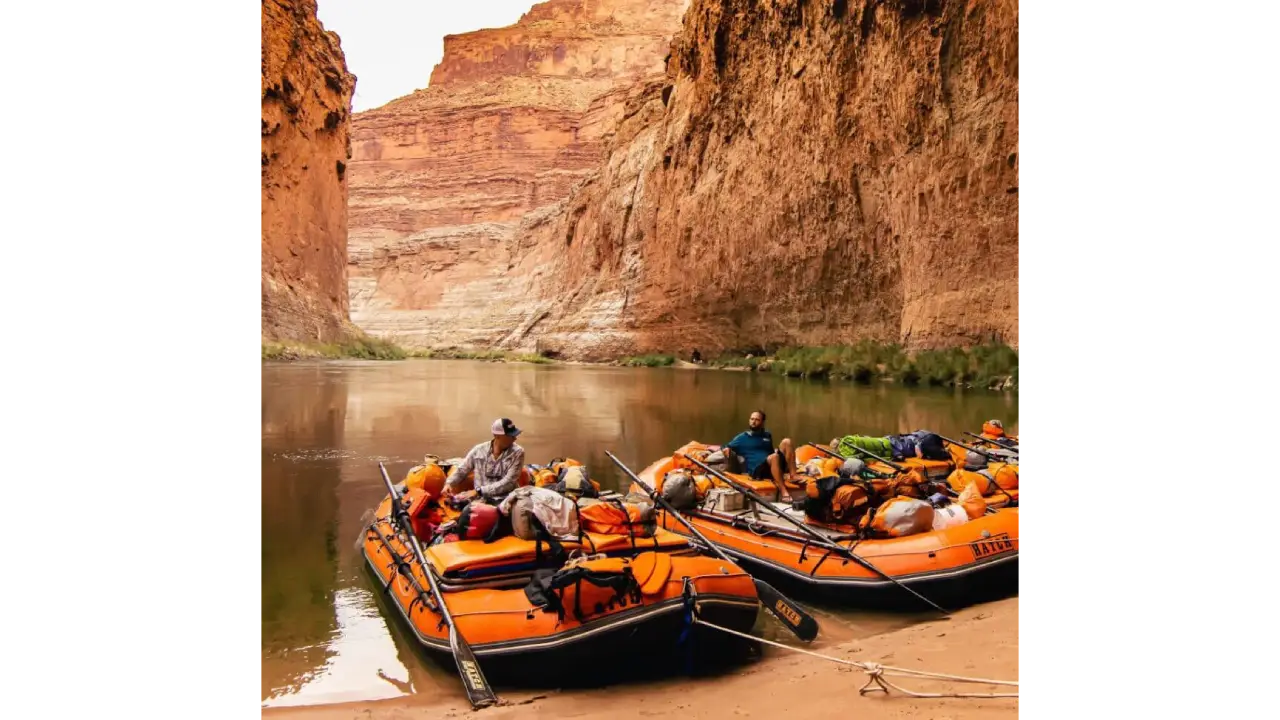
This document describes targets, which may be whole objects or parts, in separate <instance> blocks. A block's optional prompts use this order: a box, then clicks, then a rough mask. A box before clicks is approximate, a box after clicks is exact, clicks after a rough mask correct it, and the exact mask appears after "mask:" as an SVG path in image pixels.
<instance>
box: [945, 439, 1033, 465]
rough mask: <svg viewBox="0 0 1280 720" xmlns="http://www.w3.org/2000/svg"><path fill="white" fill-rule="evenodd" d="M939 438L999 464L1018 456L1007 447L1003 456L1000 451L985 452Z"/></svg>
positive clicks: (1004, 448)
mask: <svg viewBox="0 0 1280 720" xmlns="http://www.w3.org/2000/svg"><path fill="white" fill-rule="evenodd" d="M938 437H940V438H942V439H943V441H945V442H950V443H951V445H954V446H956V447H963V448H965V450H969V451H973V452H977V454H978V455H982V456H983V457H986V459H987V460H995V461H997V462H1006V461H1007V460H1009V457H1010V456H1011V455H1018V454H1016V452H1014V451H1012V450H1009V448H1007V447H1002V448H1001V450H1004V451H1005V455H1004V456H1001V455H1000V452H998V451H987V450H983V448H980V447H978V446H974V445H965V443H963V442H957V441H954V439H951V438H948V437H947V436H938Z"/></svg>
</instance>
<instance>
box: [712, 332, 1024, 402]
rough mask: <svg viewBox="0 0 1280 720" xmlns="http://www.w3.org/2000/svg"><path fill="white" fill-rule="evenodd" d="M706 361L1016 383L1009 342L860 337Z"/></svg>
mask: <svg viewBox="0 0 1280 720" xmlns="http://www.w3.org/2000/svg"><path fill="white" fill-rule="evenodd" d="M706 365H707V366H708V367H720V368H743V369H750V370H754V371H757V372H774V373H779V374H781V375H786V376H788V377H804V378H828V379H832V380H852V381H854V382H860V383H870V382H872V381H890V382H898V383H902V384H904V385H935V386H960V387H970V388H973V387H977V388H990V389H993V390H1012V389H1017V387H1018V353H1017V351H1016V350H1014V349H1013V348H1011V347H1009V346H1008V345H1002V344H986V345H977V346H975V347H972V348H968V349H964V348H948V349H945V350H920V351H917V352H915V353H908V352H906V351H905V350H903V349H902V347H901V346H900V345H893V344H887V345H886V344H880V343H874V342H869V341H863V342H860V343H858V344H857V345H831V346H826V347H784V348H780V349H779V350H777V351H776V352H774V353H773V354H771V355H758V356H757V355H753V354H728V355H722V356H720V357H717V358H713V359H711V360H708V361H707V362H706Z"/></svg>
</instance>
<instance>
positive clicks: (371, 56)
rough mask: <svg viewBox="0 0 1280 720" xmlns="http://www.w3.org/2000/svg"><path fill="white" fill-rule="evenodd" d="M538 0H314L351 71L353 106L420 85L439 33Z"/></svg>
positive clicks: (495, 20) (505, 15)
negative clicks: (334, 35) (354, 81)
mask: <svg viewBox="0 0 1280 720" xmlns="http://www.w3.org/2000/svg"><path fill="white" fill-rule="evenodd" d="M537 2H540V0H317V4H318V8H319V10H318V15H319V16H320V22H322V23H324V28H325V29H326V30H332V31H334V32H336V33H338V35H340V36H341V37H342V52H343V54H345V55H346V56H347V69H348V70H350V71H351V72H353V73H355V75H356V78H357V79H356V94H355V97H354V98H353V99H352V101H351V106H352V109H353V110H354V111H356V112H359V111H361V110H368V109H369V108H374V107H378V106H379V105H385V104H386V103H388V102H390V101H391V100H394V99H396V98H398V97H401V96H403V95H408V94H409V93H411V92H413V91H414V90H417V89H418V88H424V87H426V86H427V84H428V83H429V81H430V80H431V68H433V67H435V65H436V63H438V62H440V55H441V54H442V53H443V52H444V36H445V35H456V34H457V33H463V32H467V31H469V30H479V29H481V28H494V27H503V26H505V25H510V24H511V23H514V22H515V21H517V20H519V19H520V16H521V15H523V14H524V13H525V11H527V10H528V9H529V8H530V7H532V6H533V5H534V4H536V3H537Z"/></svg>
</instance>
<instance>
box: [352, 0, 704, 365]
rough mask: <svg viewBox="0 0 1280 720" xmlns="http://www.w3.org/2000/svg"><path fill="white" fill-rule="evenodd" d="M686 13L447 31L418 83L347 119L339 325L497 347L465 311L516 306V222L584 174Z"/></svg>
mask: <svg viewBox="0 0 1280 720" xmlns="http://www.w3.org/2000/svg"><path fill="white" fill-rule="evenodd" d="M687 4H688V0H551V1H550V2H543V3H540V4H537V5H535V6H533V8H532V9H530V10H529V11H528V12H527V13H525V15H524V16H523V17H521V18H520V20H519V21H518V22H517V23H515V24H514V25H511V26H509V27H504V28H497V29H488V30H478V31H476V32H470V33H465V34H462V35H450V36H448V37H446V38H445V41H444V55H443V58H442V59H441V61H440V63H439V65H437V66H436V68H435V69H434V71H433V72H432V73H431V79H430V85H429V87H427V88H426V89H423V90H419V91H417V92H415V93H413V94H411V95H409V96H406V97H403V98H400V99H398V100H395V101H393V102H391V103H388V104H387V105H384V106H383V107H380V108H377V109H373V110H369V111H365V112H361V113H357V114H356V115H355V116H354V126H353V156H352V162H351V171H350V172H351V202H350V212H351V220H350V222H351V230H350V242H349V252H350V268H349V269H350V277H351V280H350V291H351V296H350V297H351V317H352V320H353V321H354V322H355V323H356V324H358V325H359V326H361V328H363V329H364V330H367V331H369V332H371V333H374V334H378V335H385V336H390V337H394V338H395V339H396V340H398V341H400V342H402V343H404V344H406V345H410V346H430V345H439V344H442V343H443V344H454V345H477V346H487V345H491V344H493V343H494V342H496V341H497V340H499V339H500V338H498V337H495V335H494V331H493V329H492V328H489V327H486V326H485V325H484V322H483V321H482V320H481V321H479V324H476V323H475V322H473V318H478V317H479V315H478V313H482V312H483V311H484V310H485V309H486V307H488V306H489V305H490V304H492V303H493V302H502V303H504V304H506V305H507V306H508V309H509V310H511V311H512V312H517V311H518V310H519V308H520V307H523V303H522V301H521V300H520V299H519V298H512V297H509V293H510V291H511V290H512V289H513V288H512V287H511V283H510V278H509V277H508V272H509V270H510V269H511V268H510V261H509V260H510V258H509V256H510V250H511V243H512V242H513V240H514V238H515V237H516V236H517V235H518V234H519V229H520V226H521V223H522V222H523V221H525V220H526V219H527V218H529V217H537V216H539V215H540V214H546V213H547V212H550V211H552V210H553V209H554V206H555V204H556V203H558V202H560V201H562V200H563V199H564V198H565V197H567V196H568V195H569V193H570V192H571V190H572V189H573V187H574V186H575V184H577V183H579V182H581V181H582V180H584V179H585V178H586V177H587V176H589V175H590V174H591V173H592V172H594V171H595V170H596V169H597V168H598V166H599V163H600V158H601V156H602V154H603V152H604V150H605V147H606V145H605V142H606V138H607V135H608V133H609V131H610V129H611V128H613V127H614V126H616V125H617V122H618V119H619V117H620V113H621V112H622V99H623V98H624V97H625V93H626V91H627V89H628V88H630V87H631V86H632V85H633V84H635V83H636V82H638V81H640V80H641V79H643V78H646V77H650V78H653V77H661V75H662V73H663V71H664V57H665V56H666V54H667V52H668V49H669V47H670V41H671V36H672V35H673V34H674V33H675V32H676V31H677V30H678V29H679V27H680V18H681V16H682V14H683V11H684V8H685V6H686V5H687ZM504 334H505V333H504ZM446 338H447V339H446Z"/></svg>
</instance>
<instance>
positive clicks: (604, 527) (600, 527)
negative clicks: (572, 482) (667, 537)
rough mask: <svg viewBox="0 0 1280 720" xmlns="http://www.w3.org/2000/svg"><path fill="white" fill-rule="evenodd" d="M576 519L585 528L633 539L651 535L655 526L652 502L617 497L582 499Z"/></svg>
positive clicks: (654, 531)
mask: <svg viewBox="0 0 1280 720" xmlns="http://www.w3.org/2000/svg"><path fill="white" fill-rule="evenodd" d="M578 521H579V522H580V523H581V524H582V529H583V530H585V531H588V532H594V533H600V534H602V535H629V536H631V538H632V539H633V540H634V539H635V538H650V537H653V536H654V533H656V532H657V527H658V526H657V520H656V519H655V517H654V513H653V506H652V505H650V504H649V503H629V502H623V501H622V500H617V499H609V500H591V499H584V500H583V501H581V502H579V503H578Z"/></svg>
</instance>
